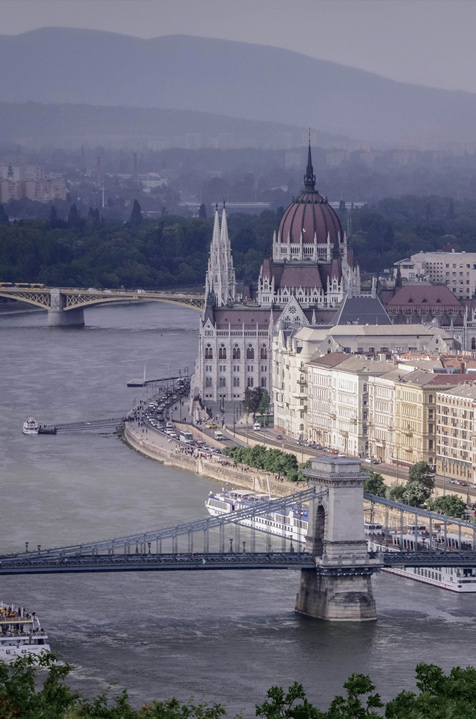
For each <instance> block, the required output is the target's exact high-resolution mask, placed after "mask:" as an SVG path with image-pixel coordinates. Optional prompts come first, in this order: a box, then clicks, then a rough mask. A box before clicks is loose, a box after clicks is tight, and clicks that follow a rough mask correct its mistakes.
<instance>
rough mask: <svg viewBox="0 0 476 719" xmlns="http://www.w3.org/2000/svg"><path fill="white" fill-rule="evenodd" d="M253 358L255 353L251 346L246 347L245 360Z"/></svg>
mask: <svg viewBox="0 0 476 719" xmlns="http://www.w3.org/2000/svg"><path fill="white" fill-rule="evenodd" d="M254 358H255V351H254V349H253V347H252V346H251V345H249V346H248V348H247V350H246V359H254Z"/></svg>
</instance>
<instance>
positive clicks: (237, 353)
mask: <svg viewBox="0 0 476 719" xmlns="http://www.w3.org/2000/svg"><path fill="white" fill-rule="evenodd" d="M233 359H241V352H240V348H239V347H238V345H235V346H234V347H233Z"/></svg>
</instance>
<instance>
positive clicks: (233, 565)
mask: <svg viewBox="0 0 476 719" xmlns="http://www.w3.org/2000/svg"><path fill="white" fill-rule="evenodd" d="M313 567H315V560H314V557H313V556H312V554H309V553H307V552H256V553H249V552H248V553H239V554H238V553H234V552H224V553H204V552H200V553H194V554H118V555H114V556H110V555H95V554H93V555H81V556H79V555H78V556H73V557H57V558H56V559H52V558H49V557H42V556H39V557H38V556H35V555H34V554H31V555H30V558H25V557H22V558H21V559H19V558H18V559H16V558H15V559H1V560H0V575H2V574H5V575H7V574H60V573H61V574H62V573H78V572H144V571H146V572H158V571H159V572H160V571H168V572H170V571H190V570H204V571H209V570H229V569H311V568H313Z"/></svg>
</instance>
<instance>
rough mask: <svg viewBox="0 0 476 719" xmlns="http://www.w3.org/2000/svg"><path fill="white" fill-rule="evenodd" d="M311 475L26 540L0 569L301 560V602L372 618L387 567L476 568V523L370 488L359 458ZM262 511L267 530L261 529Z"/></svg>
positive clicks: (309, 608)
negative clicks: (284, 491) (146, 521)
mask: <svg viewBox="0 0 476 719" xmlns="http://www.w3.org/2000/svg"><path fill="white" fill-rule="evenodd" d="M306 474H307V476H308V479H309V486H308V488H306V489H304V490H302V491H298V492H294V493H293V494H290V495H287V496H285V497H280V498H279V499H271V498H262V499H261V498H260V499H257V500H256V501H254V502H253V503H252V504H250V505H249V506H246V507H245V508H243V509H239V510H235V511H231V512H228V513H223V514H219V515H217V516H213V517H210V516H209V517H207V518H205V519H198V520H195V521H192V522H187V523H184V524H179V525H173V526H169V527H163V528H160V529H156V530H150V531H145V532H139V533H136V534H131V535H126V536H119V537H114V538H112V539H105V540H98V541H89V542H84V543H80V544H71V545H67V546H60V547H50V548H42V546H41V545H37V546H36V547H35V548H30V547H29V546H28V544H27V545H26V547H25V551H22V552H18V553H15V554H9V555H1V556H0V574H1V575H12V574H39V573H41V574H43V573H51V574H58V573H82V572H124V571H129V572H130V571H134V572H137V571H211V570H264V569H269V570H284V569H286V570H289V569H294V570H300V572H301V582H300V587H299V591H298V594H297V597H296V611H298V612H301V613H303V614H306V615H309V616H311V617H317V618H321V619H327V620H333V621H367V620H373V619H376V617H377V613H376V606H375V601H374V598H373V594H372V586H371V578H372V575H373V574H374V573H375V572H377V571H379V570H380V569H389V570H390V571H395V570H398V568H408V567H414V568H415V571H423V570H422V569H421V568H429V569H428V571H430V569H431V568H441V567H454V568H455V569H457V568H461V571H464V572H468V571H469V572H472V571H473V568H475V567H476V552H475V548H476V527H475V525H473V524H470V523H469V522H465V521H463V520H457V519H453V518H451V517H445V516H442V515H439V514H436V513H433V512H429V511H427V510H422V509H415V508H413V507H408V506H406V505H403V504H400V503H398V502H391V501H390V500H386V499H382V498H380V497H376V496H374V495H371V494H366V493H364V492H363V485H364V481H365V478H366V476H367V475H366V474H365V473H364V472H362V471H361V468H360V464H359V462H358V461H356V460H353V459H347V458H345V459H344V458H328V457H319V458H314V459H313V461H312V467H311V469H309V470H306ZM365 512H367V513H370V517H366V518H365V522H364V513H365ZM259 518H261V521H259V522H258V521H257V520H258V519H259ZM376 518H378V519H380V520H381V521H379V522H377V521H376ZM263 520H265V521H266V522H267V523H268V525H269V528H268V531H267V532H263V531H262V529H257V526H260V527H261V528H262V527H263ZM279 522H281V526H282V524H284V531H282V530H281V531H280V534H279V536H276V535H273V534H272V533H271V532H273V530H274V531H276V529H275V527H276V526H277V525H278V523H279ZM296 527H299V528H301V529H302V531H301V532H298V537H299V538H298V539H297V538H296ZM293 530H294V531H293Z"/></svg>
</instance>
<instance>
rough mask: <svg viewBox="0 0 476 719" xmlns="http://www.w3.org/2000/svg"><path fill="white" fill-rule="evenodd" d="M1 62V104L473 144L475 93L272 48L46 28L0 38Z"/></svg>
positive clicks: (390, 141) (359, 137) (371, 138)
mask: <svg viewBox="0 0 476 719" xmlns="http://www.w3.org/2000/svg"><path fill="white" fill-rule="evenodd" d="M402 52H404V49H402ZM0 63H1V66H2V67H3V68H4V72H3V73H2V82H1V84H0V101H1V102H4V103H26V102H29V101H33V102H36V103H55V104H61V105H62V104H89V105H108V106H127V107H139V108H161V109H168V110H182V111H188V112H196V111H199V112H205V113H211V114H218V115H221V116H228V117H233V118H241V119H246V120H253V121H266V122H273V123H279V124H284V125H287V126H292V127H301V128H303V127H308V126H311V127H313V128H316V129H317V130H320V131H323V132H326V133H331V134H333V135H341V136H348V137H351V138H355V139H357V140H364V141H370V142H371V143H386V144H393V145H396V144H400V145H405V146H409V145H414V146H419V147H424V146H433V145H435V144H439V145H440V146H442V145H443V144H445V143H450V142H461V143H475V142H476V94H471V93H464V92H450V91H446V90H438V89H433V88H428V87H421V86H417V85H410V84H405V83H399V82H395V81H393V80H388V79H386V78H383V77H379V76H378V75H374V74H371V73H368V72H365V71H363V70H357V69H354V68H350V67H345V66H342V65H338V64H336V63H332V62H327V61H323V60H316V59H313V58H310V57H308V56H306V55H304V54H299V53H295V52H292V51H289V50H282V49H279V48H275V47H268V46H262V45H250V44H245V43H239V42H231V41H226V40H212V39H207V38H197V37H188V36H166V37H158V38H155V39H152V40H143V39H138V38H134V37H129V36H123V35H117V34H113V33H106V32H99V31H91V30H76V29H66V28H44V29H41V30H34V31H32V32H28V33H24V34H21V35H16V36H11V35H8V36H7V35H2V36H0ZM12 110H13V108H12ZM4 117H5V112H2V114H1V116H0V134H1V133H2V125H3V122H4V121H3V119H2V118H4Z"/></svg>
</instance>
